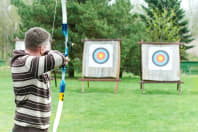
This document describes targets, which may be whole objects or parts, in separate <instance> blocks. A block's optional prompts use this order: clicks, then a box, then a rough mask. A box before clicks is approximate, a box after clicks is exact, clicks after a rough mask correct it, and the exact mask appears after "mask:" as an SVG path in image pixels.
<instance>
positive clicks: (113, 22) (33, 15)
mask: <svg viewBox="0 0 198 132" xmlns="http://www.w3.org/2000/svg"><path fill="white" fill-rule="evenodd" d="M12 2H13V4H14V5H16V6H17V7H18V13H19V15H20V16H21V24H20V33H19V37H21V38H23V37H24V32H25V31H27V30H28V29H29V28H30V27H34V26H40V27H43V28H45V29H47V30H48V31H49V32H51V28H52V24H53V15H54V8H55V6H54V5H55V0H39V1H33V3H32V4H30V5H27V4H25V3H24V2H23V0H12ZM132 8H133V7H132V5H131V4H130V0H117V1H116V3H115V4H113V5H109V0H102V1H101V0H68V2H67V11H68V26H69V41H72V42H73V43H74V44H75V45H74V46H73V48H72V49H73V51H72V52H70V54H69V56H70V59H71V61H70V63H69V72H70V73H71V75H72V76H73V75H74V69H80V68H81V63H82V51H83V42H82V40H83V39H86V38H87V39H122V52H121V71H128V72H133V73H135V74H138V73H139V72H137V71H139V70H137V67H139V58H138V56H139V53H138V51H139V50H138V44H137V42H138V41H140V40H141V39H144V38H145V36H146V35H145V34H144V33H145V26H144V24H143V22H142V21H141V20H140V19H139V18H137V17H136V16H135V15H133V14H131V9H132ZM61 23H62V10H61V3H60V1H58V6H57V13H56V21H55V30H54V35H53V39H54V40H55V42H54V43H55V44H54V46H53V47H54V48H55V49H57V50H59V51H62V52H63V49H64V44H63V42H64V37H63V36H62V33H61ZM145 39H146V38H145ZM127 56H128V57H127Z"/></svg>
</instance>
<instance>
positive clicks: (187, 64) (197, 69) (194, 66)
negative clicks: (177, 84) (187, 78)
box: [181, 61, 198, 75]
mask: <svg viewBox="0 0 198 132" xmlns="http://www.w3.org/2000/svg"><path fill="white" fill-rule="evenodd" d="M181 70H182V73H185V74H193V75H195V74H197V75H198V61H183V62H181Z"/></svg>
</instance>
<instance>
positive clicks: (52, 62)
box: [32, 50, 65, 76]
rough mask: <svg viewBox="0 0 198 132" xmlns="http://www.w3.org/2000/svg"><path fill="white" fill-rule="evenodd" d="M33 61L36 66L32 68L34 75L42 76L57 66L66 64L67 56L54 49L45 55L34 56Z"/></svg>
mask: <svg viewBox="0 0 198 132" xmlns="http://www.w3.org/2000/svg"><path fill="white" fill-rule="evenodd" d="M32 63H33V64H32V66H33V67H35V68H32V69H34V70H33V72H34V75H36V76H40V75H42V74H43V73H46V72H48V71H50V70H52V69H54V68H55V67H59V66H62V65H64V64H65V57H64V55H63V54H62V53H60V52H58V51H54V50H52V51H50V52H49V53H48V54H47V55H45V56H40V57H34V58H33V59H32Z"/></svg>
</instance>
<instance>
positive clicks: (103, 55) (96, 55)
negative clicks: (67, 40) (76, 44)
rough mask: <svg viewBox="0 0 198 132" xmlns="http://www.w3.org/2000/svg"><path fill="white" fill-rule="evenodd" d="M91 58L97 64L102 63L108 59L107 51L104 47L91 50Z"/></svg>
mask: <svg viewBox="0 0 198 132" xmlns="http://www.w3.org/2000/svg"><path fill="white" fill-rule="evenodd" d="M92 56H93V60H94V61H95V62H96V63H98V64H104V63H106V62H107V61H108V60H109V52H108V50H107V49H105V48H97V49H95V50H94V52H93V55H92Z"/></svg>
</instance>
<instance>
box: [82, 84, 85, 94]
mask: <svg viewBox="0 0 198 132" xmlns="http://www.w3.org/2000/svg"><path fill="white" fill-rule="evenodd" d="M84 92H85V81H82V93H84Z"/></svg>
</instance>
